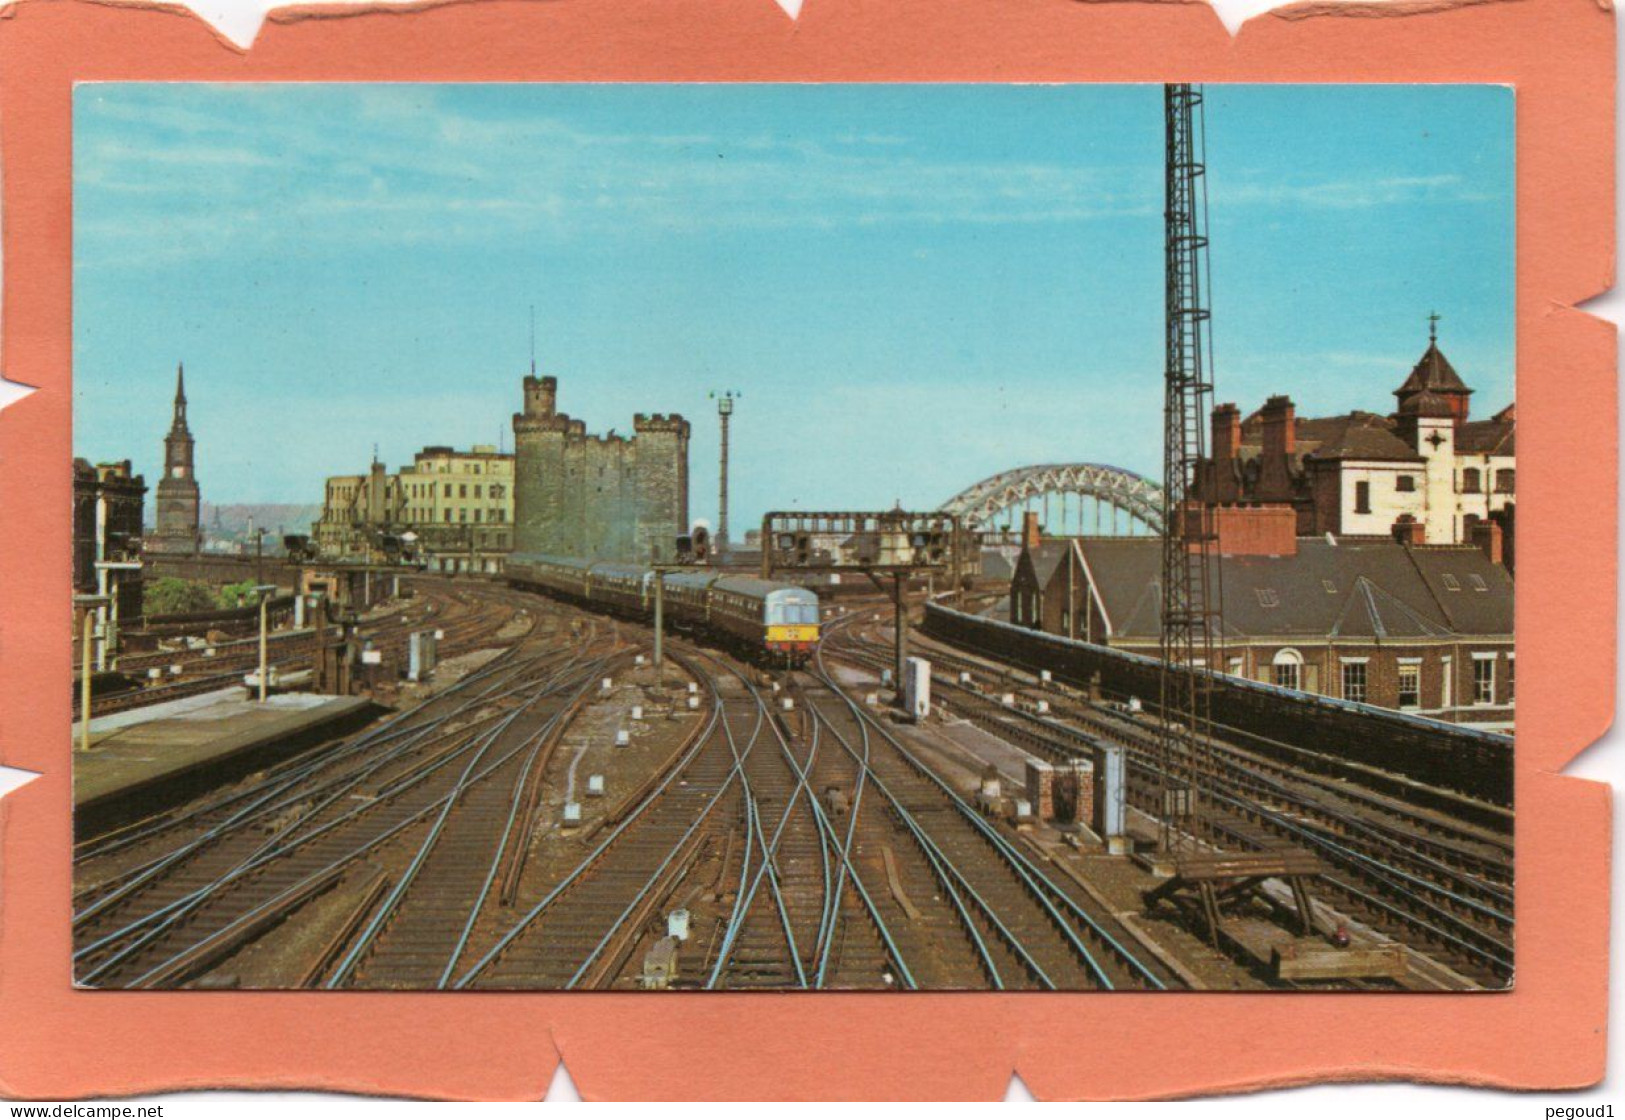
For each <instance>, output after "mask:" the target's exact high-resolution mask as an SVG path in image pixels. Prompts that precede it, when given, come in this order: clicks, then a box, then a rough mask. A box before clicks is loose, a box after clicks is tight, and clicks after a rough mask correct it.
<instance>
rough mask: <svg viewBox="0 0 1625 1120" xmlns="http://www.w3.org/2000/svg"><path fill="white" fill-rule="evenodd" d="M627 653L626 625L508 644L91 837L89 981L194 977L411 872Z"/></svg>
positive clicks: (131, 983) (78, 961) (79, 912)
mask: <svg viewBox="0 0 1625 1120" xmlns="http://www.w3.org/2000/svg"><path fill="white" fill-rule="evenodd" d="M623 653H624V648H623V647H622V646H621V645H620V644H619V643H618V642H616V641H615V640H614V638H613V636H611V637H610V638H608V639H600V640H597V641H589V642H588V643H585V644H584V645H583V646H581V647H573V648H565V649H560V650H554V651H551V652H548V653H543V654H538V655H531V656H519V655H516V654H510V655H505V656H502V657H499V658H497V659H495V660H494V661H493V662H492V663H491V664H489V665H487V666H486V667H485V668H483V669H482V670H480V671H479V672H476V673H474V674H471V675H470V676H469V677H467V678H464V680H462V681H461V682H459V683H458V684H457V685H456V686H453V687H452V688H449V689H447V690H446V691H444V692H442V693H440V694H439V695H437V696H435V697H434V698H432V699H430V700H429V701H427V702H425V703H423V704H420V705H418V706H416V707H415V708H413V709H411V710H409V711H406V712H403V713H400V714H399V715H398V716H397V717H395V718H393V719H391V720H389V721H386V723H385V724H384V725H382V726H380V727H377V728H374V729H372V730H370V731H368V732H366V733H364V734H362V735H359V736H356V737H353V738H352V739H351V740H348V741H345V742H343V743H341V744H339V745H337V746H336V747H334V748H331V749H329V750H325V751H323V752H321V753H320V754H319V755H318V756H316V757H314V758H310V759H306V760H301V761H299V762H297V763H294V764H290V765H288V766H286V767H283V768H278V769H276V770H274V771H272V772H270V773H269V774H266V775H264V776H262V779H261V780H260V781H257V782H254V783H252V784H251V785H248V786H246V787H243V788H238V789H234V790H229V791H224V792H222V793H220V794H217V795H215V796H214V797H212V798H209V799H205V800H204V801H203V802H202V803H200V804H196V805H194V806H192V807H189V808H188V809H186V810H184V811H182V812H178V813H176V814H172V815H169V816H166V817H162V818H155V819H153V820H149V821H147V822H142V823H141V824H140V825H137V826H134V827H132V828H129V829H125V830H123V831H121V832H119V833H115V834H113V835H112V836H109V837H104V838H101V839H99V840H98V841H96V842H95V843H93V844H90V845H86V846H83V847H82V848H81V850H80V851H79V852H78V853H77V861H78V863H79V867H80V878H81V882H82V883H83V884H84V885H83V887H82V889H81V890H80V891H79V893H78V894H77V895H76V897H75V921H74V928H75V943H76V952H75V968H76V976H77V978H78V979H79V981H80V982H81V983H85V984H90V985H98V986H117V987H142V986H168V985H173V984H178V983H184V982H186V981H188V980H190V979H192V978H194V977H196V976H198V975H201V974H202V973H204V972H206V971H208V970H209V969H210V968H212V967H214V966H215V965H216V964H218V963H219V962H220V961H222V960H224V959H226V958H228V957H229V956H230V955H231V954H232V953H233V952H235V951H236V950H237V949H239V948H241V947H242V946H244V945H246V944H250V943H252V942H253V941H254V940H255V938H256V937H257V936H258V935H259V934H260V933H262V932H263V931H264V930H265V929H268V928H271V927H272V926H274V925H275V924H277V923H279V922H281V921H283V920H285V919H286V918H287V916H288V915H289V914H291V913H292V912H294V911H295V910H297V909H298V908H299V907H300V906H302V905H304V904H305V903H307V902H308V901H310V900H311V899H312V898H314V897H316V896H317V895H319V894H321V893H323V892H325V891H326V890H329V889H331V888H332V887H334V886H336V885H338V884H339V882H340V881H341V880H343V879H344V878H345V877H346V876H348V875H351V874H355V873H361V872H362V871H365V870H367V869H369V868H371V869H381V870H382V871H383V872H384V873H385V874H388V875H390V876H399V875H402V874H405V872H403V871H402V870H401V869H400V867H399V865H400V863H401V861H402V859H403V858H405V859H406V864H405V868H406V871H413V869H414V868H416V869H417V871H421V870H422V867H421V864H422V863H423V862H424V860H423V859H412V858H406V857H409V856H410V854H411V853H413V852H417V853H419V855H421V854H422V852H423V849H424V845H425V844H426V843H428V842H427V841H426V840H425V839H424V837H425V835H427V836H430V837H441V838H443V834H444V827H443V826H442V827H441V828H439V829H437V827H436V825H437V824H440V823H441V822H443V821H444V820H446V819H450V817H451V816H453V815H454V814H452V813H451V812H450V810H451V808H452V807H453V806H456V805H458V804H460V803H462V802H463V800H464V799H465V798H468V797H469V796H471V795H473V794H474V793H475V792H476V791H478V792H479V793H480V795H481V796H482V797H483V796H484V794H485V791H486V789H487V788H488V785H497V784H500V783H502V782H504V781H506V780H507V779H508V778H509V777H510V776H511V775H512V774H513V772H514V770H515V766H516V762H515V760H516V759H517V760H520V761H519V762H518V763H517V766H518V768H519V769H521V770H522V769H523V768H524V762H523V761H522V760H523V759H524V758H525V757H526V755H527V752H534V751H535V750H536V749H538V748H539V746H540V744H541V742H542V741H543V739H544V736H540V735H538V734H537V732H538V730H539V728H541V727H542V726H545V725H546V723H547V722H548V721H549V720H550V719H553V718H555V717H557V715H558V714H559V713H560V712H561V711H563V710H564V709H566V708H568V706H569V704H570V703H571V702H572V700H573V699H574V698H576V697H578V696H579V695H580V694H581V692H582V691H584V690H585V689H586V688H587V687H589V686H590V685H591V684H592V683H593V682H595V681H596V680H597V679H598V678H599V676H600V674H601V673H602V671H603V670H604V668H605V667H606V666H607V665H608V664H609V663H610V661H611V660H613V659H614V658H615V657H617V656H620V655H622V654H623ZM476 815H477V814H473V813H470V814H468V815H467V816H468V819H470V820H473V819H474V818H475V816H476ZM459 817H460V815H459ZM429 846H430V847H431V848H433V847H434V846H435V845H433V844H430V845H429ZM403 853H404V855H403ZM110 862H111V863H112V864H114V866H112V868H111V869H110V870H106V871H103V870H101V869H102V868H103V867H105V866H106V865H108V864H109V863H110ZM416 873H417V872H416V871H413V875H412V877H413V878H415V877H416ZM396 881H397V882H399V879H396ZM420 893H423V892H420Z"/></svg>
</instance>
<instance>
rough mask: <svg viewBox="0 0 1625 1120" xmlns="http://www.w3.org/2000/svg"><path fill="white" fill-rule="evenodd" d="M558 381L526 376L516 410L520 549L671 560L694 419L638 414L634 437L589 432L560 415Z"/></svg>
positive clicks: (682, 523) (683, 513)
mask: <svg viewBox="0 0 1625 1120" xmlns="http://www.w3.org/2000/svg"><path fill="white" fill-rule="evenodd" d="M558 385H559V383H558V378H556V377H540V378H538V377H534V376H531V377H527V378H525V383H524V392H525V409H524V411H523V412H519V413H515V414H514V418H513V432H514V551H516V552H522V553H525V552H528V553H538V554H542V555H553V556H581V557H587V558H591V559H599V560H637V561H644V560H650V559H656V558H658V559H669V558H671V557H672V555H673V554H674V553H675V551H676V540H677V537H678V535H679V534H680V533H684V532H686V531H687V530H688V437H689V424H688V421H687V420H684V419H683V418H682V417H681V416H678V415H676V414H673V415H670V416H666V415H662V414H659V413H656V414H654V415H645V414H643V413H638V414H637V415H636V416H634V417H633V419H632V431H633V434H632V436H631V437H626V436H621V435H616V434H615V433H614V432H611V433H610V434H608V435H602V436H600V435H590V434H588V432H587V425H586V424H585V423H584V422H583V421H581V420H575V419H572V418H571V417H570V416H568V415H566V414H564V413H562V412H560V411H559V410H558Z"/></svg>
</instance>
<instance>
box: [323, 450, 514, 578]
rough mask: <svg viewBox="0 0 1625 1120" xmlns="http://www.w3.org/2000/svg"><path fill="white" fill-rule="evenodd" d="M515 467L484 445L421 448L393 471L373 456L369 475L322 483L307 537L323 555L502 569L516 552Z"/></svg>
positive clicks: (437, 567) (452, 569) (447, 568)
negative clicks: (319, 511) (405, 464)
mask: <svg viewBox="0 0 1625 1120" xmlns="http://www.w3.org/2000/svg"><path fill="white" fill-rule="evenodd" d="M513 467H514V457H513V456H512V455H508V454H504V453H502V452H499V451H498V450H497V449H496V448H494V447H491V446H489V445H487V444H476V445H475V446H474V447H473V448H472V449H471V450H468V451H458V450H456V449H454V448H451V447H444V446H434V447H425V448H424V449H423V450H422V451H419V452H418V453H417V455H416V456H414V457H413V462H412V465H411V466H409V467H403V468H402V469H401V470H400V471H399V472H398V473H395V474H391V473H390V472H389V471H387V470H386V469H385V467H384V464H382V463H380V462H378V461H376V460H374V461H373V463H372V466H371V468H370V469H369V471H368V473H366V474H346V475H334V476H332V477H330V478H329V479H328V480H327V487H326V491H325V493H324V495H323V500H322V515H321V518H320V519H319V520H318V521H316V522H315V524H314V525H313V526H312V535H313V536H314V537H315V540H316V545H317V548H318V550H319V552H320V554H321V555H322V556H323V557H325V558H328V559H333V560H365V561H371V562H385V561H388V560H392V559H403V558H405V559H415V560H421V561H422V562H423V563H424V564H425V565H426V566H427V567H428V568H429V569H430V570H431V571H437V572H447V573H453V574H455V573H460V572H479V573H486V574H496V573H499V572H501V571H502V569H503V568H504V567H505V566H506V563H507V557H508V553H509V552H511V551H512V550H513V501H514V498H513Z"/></svg>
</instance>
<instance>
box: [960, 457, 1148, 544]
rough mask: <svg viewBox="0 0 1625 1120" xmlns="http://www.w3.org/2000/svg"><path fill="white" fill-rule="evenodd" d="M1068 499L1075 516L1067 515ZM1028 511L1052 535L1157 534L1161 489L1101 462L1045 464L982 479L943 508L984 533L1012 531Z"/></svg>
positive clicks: (1143, 479)
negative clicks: (1055, 505) (1072, 532)
mask: <svg viewBox="0 0 1625 1120" xmlns="http://www.w3.org/2000/svg"><path fill="white" fill-rule="evenodd" d="M1069 501H1070V504H1071V506H1072V507H1073V510H1074V514H1075V517H1069V516H1068V512H1067V510H1068V505H1069ZM1052 502H1055V503H1058V505H1059V510H1058V511H1056V512H1058V513H1059V520H1058V521H1057V520H1052V519H1051V514H1052V511H1053V507H1052V504H1051V503H1052ZM1028 510H1035V511H1037V512H1038V513H1039V515H1040V518H1041V520H1042V522H1043V524H1044V526H1045V528H1046V530H1047V531H1048V532H1050V533H1053V534H1062V533H1065V532H1067V531H1068V530H1069V529H1075V531H1076V532H1077V533H1079V534H1084V533H1091V534H1095V535H1101V534H1105V535H1112V536H1116V535H1124V534H1126V535H1140V534H1146V533H1160V532H1162V487H1160V486H1158V485H1157V484H1156V483H1154V482H1152V481H1151V480H1150V479H1148V478H1146V477H1144V476H1143V475H1138V474H1135V473H1134V472H1133V471H1126V470H1124V469H1122V468H1121V467H1110V466H1106V465H1105V464H1103V463H1043V464H1039V465H1037V466H1031V467H1017V468H1016V469H1015V470H1009V471H1002V472H1000V473H999V474H996V475H994V476H993V477H992V478H984V479H983V480H982V481H981V482H978V483H977V484H976V485H975V486H972V487H970V488H969V489H967V490H964V491H961V492H960V493H959V494H956V495H955V496H954V497H952V498H950V499H949V500H948V501H946V502H944V503H943V505H942V511H943V512H944V513H957V514H958V515H959V516H960V517H961V518H962V519H963V520H964V522H965V524H966V525H968V526H970V527H971V528H973V529H980V530H984V531H988V530H998V529H1009V528H1015V527H1017V526H1018V525H1019V524H1020V520H1021V514H1022V513H1024V512H1026V511H1028ZM1089 514H1092V517H1089V516H1086V515H1089ZM1103 514H1104V515H1105V516H1104V517H1103V516H1102V515H1103Z"/></svg>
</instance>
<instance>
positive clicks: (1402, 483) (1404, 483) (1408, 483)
mask: <svg viewBox="0 0 1625 1120" xmlns="http://www.w3.org/2000/svg"><path fill="white" fill-rule="evenodd" d="M1394 489H1395V490H1398V491H1399V492H1400V493H1401V494H1411V493H1414V492H1415V490H1416V476H1415V475H1412V474H1402V475H1400V476H1399V477H1398V478H1396V479H1394Z"/></svg>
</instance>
